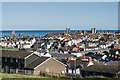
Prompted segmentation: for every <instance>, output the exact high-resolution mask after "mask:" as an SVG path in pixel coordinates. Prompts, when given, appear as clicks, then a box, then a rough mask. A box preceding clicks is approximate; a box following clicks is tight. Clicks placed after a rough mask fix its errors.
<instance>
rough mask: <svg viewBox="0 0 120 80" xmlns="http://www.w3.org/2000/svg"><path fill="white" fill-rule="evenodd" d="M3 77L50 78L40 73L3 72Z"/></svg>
mask: <svg viewBox="0 0 120 80" xmlns="http://www.w3.org/2000/svg"><path fill="white" fill-rule="evenodd" d="M1 75H2V78H50V77H48V76H40V75H24V74H7V73H2V74H1Z"/></svg>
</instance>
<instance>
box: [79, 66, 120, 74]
mask: <svg viewBox="0 0 120 80" xmlns="http://www.w3.org/2000/svg"><path fill="white" fill-rule="evenodd" d="M81 70H82V71H90V72H103V73H118V72H119V71H120V68H119V67H118V66H109V65H104V64H96V65H91V66H88V67H85V68H82V69H81Z"/></svg>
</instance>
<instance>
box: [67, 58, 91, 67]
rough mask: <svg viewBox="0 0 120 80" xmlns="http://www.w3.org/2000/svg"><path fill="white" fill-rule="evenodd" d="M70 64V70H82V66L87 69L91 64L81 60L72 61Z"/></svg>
mask: <svg viewBox="0 0 120 80" xmlns="http://www.w3.org/2000/svg"><path fill="white" fill-rule="evenodd" d="M68 63H70V65H69V68H71V69H75V68H80V67H81V64H83V67H87V65H88V64H89V62H85V61H80V60H70V61H69V62H68Z"/></svg>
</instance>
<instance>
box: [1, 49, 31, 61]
mask: <svg viewBox="0 0 120 80" xmlns="http://www.w3.org/2000/svg"><path fill="white" fill-rule="evenodd" d="M30 54H32V53H31V52H26V51H10V50H2V57H12V58H23V59H24V58H25V57H27V56H28V55H30Z"/></svg>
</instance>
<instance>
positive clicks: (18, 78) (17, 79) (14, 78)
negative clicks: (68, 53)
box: [0, 73, 120, 80]
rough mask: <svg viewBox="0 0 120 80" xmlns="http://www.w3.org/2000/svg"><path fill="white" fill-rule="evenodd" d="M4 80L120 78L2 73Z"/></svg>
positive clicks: (92, 79) (112, 79) (108, 79)
mask: <svg viewBox="0 0 120 80" xmlns="http://www.w3.org/2000/svg"><path fill="white" fill-rule="evenodd" d="M0 76H2V80H8V79H9V80H120V78H109V77H105V76H88V77H83V78H72V77H71V78H70V77H50V76H47V75H45V76H42V75H25V74H8V73H1V75H0Z"/></svg>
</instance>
